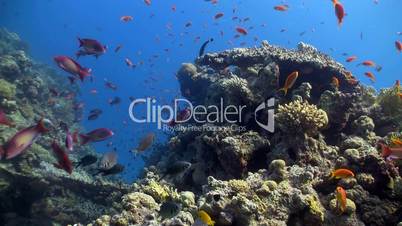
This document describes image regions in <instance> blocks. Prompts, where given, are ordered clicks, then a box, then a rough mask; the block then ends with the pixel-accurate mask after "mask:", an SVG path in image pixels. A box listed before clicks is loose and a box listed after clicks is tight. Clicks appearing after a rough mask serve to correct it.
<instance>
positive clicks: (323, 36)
mask: <svg viewBox="0 0 402 226" xmlns="http://www.w3.org/2000/svg"><path fill="white" fill-rule="evenodd" d="M278 4H282V2H281V1H279V0H278V1H268V0H265V1H262V0H248V1H227V0H226V1H223V0H220V1H219V2H218V3H217V4H216V5H213V4H211V2H208V1H202V0H181V1H178V0H176V1H170V0H153V1H152V5H151V6H147V5H146V4H145V3H144V2H143V1H142V0H85V1H61V0H37V1H27V0H8V1H6V0H2V1H0V26H4V27H6V28H7V29H8V30H10V31H13V32H16V33H18V34H19V35H20V36H21V38H22V39H23V40H25V41H26V42H28V43H29V46H30V54H31V55H32V56H33V58H34V59H36V60H38V61H40V62H43V63H47V64H49V65H52V66H53V67H54V68H55V69H56V70H58V71H59V72H60V74H61V75H63V76H66V75H67V74H66V73H65V72H63V71H61V70H60V69H59V68H57V67H56V65H55V64H54V62H53V57H54V56H56V55H69V56H74V53H75V52H76V51H77V50H78V41H77V37H83V38H93V39H97V40H99V41H101V42H102V43H104V44H106V45H107V46H108V47H109V49H108V52H107V53H106V54H105V55H103V56H101V57H100V58H99V59H95V58H94V57H89V56H88V57H82V58H80V59H79V62H80V63H81V64H82V65H83V66H86V67H90V68H92V70H93V75H94V76H95V81H94V82H93V83H91V82H89V81H86V82H85V83H83V84H82V85H80V86H81V89H82V92H81V96H80V97H79V98H80V99H82V101H84V102H85V105H86V106H85V115H84V120H83V125H84V126H85V127H86V128H87V130H88V131H89V130H91V129H95V128H98V127H107V128H111V129H112V130H113V131H114V132H115V136H114V137H113V138H112V139H111V141H112V142H113V144H114V146H115V147H116V148H117V150H118V152H119V155H120V158H119V161H120V162H121V163H123V164H125V165H127V164H128V163H130V165H131V166H130V167H129V169H128V170H127V171H126V174H125V175H124V176H123V177H124V179H126V180H128V181H131V180H133V179H134V178H135V177H136V176H137V175H138V172H139V170H140V169H141V168H142V167H143V163H142V161H141V158H136V159H135V158H134V156H133V155H132V154H131V153H129V150H130V149H132V148H134V147H136V146H137V144H138V142H139V139H140V138H141V137H143V136H144V135H145V134H147V133H148V132H151V131H153V132H155V133H156V134H157V140H158V142H162V143H163V142H165V141H166V135H165V134H164V133H163V132H162V131H160V130H157V129H156V126H155V124H143V125H139V124H134V123H133V122H131V121H130V118H129V116H128V105H129V103H130V101H129V100H128V97H129V96H134V97H136V98H141V97H155V98H156V99H157V100H158V101H159V102H160V103H170V102H171V100H172V99H173V98H174V97H176V96H180V92H179V85H178V82H177V80H176V78H175V73H176V72H177V70H178V69H179V67H180V65H181V63H183V62H192V61H193V60H194V58H195V57H196V56H197V54H198V51H199V47H200V45H201V44H202V43H203V42H204V41H205V40H207V39H209V38H211V37H213V38H215V41H214V42H213V43H210V44H209V45H208V47H207V52H208V51H220V50H224V49H228V48H233V47H239V46H240V43H242V42H246V44H245V46H246V47H248V46H254V45H259V43H260V41H261V40H264V39H266V40H268V41H269V42H270V43H272V44H276V45H280V46H283V47H288V48H295V47H296V45H297V43H298V42H300V41H303V42H306V43H310V44H312V45H314V46H315V47H317V48H318V49H319V50H321V51H322V52H325V53H327V54H329V55H330V56H332V57H333V58H335V59H336V60H338V61H339V62H342V63H344V65H345V66H346V67H347V68H348V69H349V70H351V71H352V72H353V74H354V75H356V76H357V77H358V79H359V80H361V82H362V83H364V84H367V85H373V86H374V87H375V88H376V89H377V90H378V89H380V88H381V87H389V86H391V85H393V83H394V82H395V80H396V79H401V78H402V77H401V74H400V73H401V72H400V67H401V60H402V54H398V53H397V51H396V49H395V44H394V42H395V41H396V40H398V39H399V40H402V36H398V35H397V32H399V31H402V14H401V12H400V11H401V9H402V1H400V0H379V3H378V4H375V3H374V1H372V0H359V1H356V0H344V1H342V4H343V6H344V8H345V11H346V13H347V16H346V17H345V18H344V23H343V25H342V27H338V26H337V21H336V17H335V14H334V7H333V4H332V3H331V1H330V0H322V1H318V0H306V1H296V0H292V1H286V4H288V5H289V6H290V8H289V10H288V11H287V12H278V11H274V10H273V7H274V6H275V5H278ZM173 5H175V6H176V8H177V10H176V11H175V12H173V11H172V10H171V8H172V6H173ZM233 9H235V13H233ZM218 12H223V13H224V14H225V15H224V16H223V17H222V18H220V19H219V20H214V19H213V16H214V15H215V14H216V13H218ZM123 15H131V16H133V17H134V20H133V21H131V22H128V23H123V22H121V21H120V17H121V16H123ZM152 15H153V16H152ZM233 16H238V17H239V18H242V19H244V18H246V17H249V18H250V20H249V21H247V22H241V23H239V21H238V20H232V17H233ZM189 21H191V23H192V26H191V27H188V28H186V27H185V24H186V23H188V22H189ZM263 24H265V25H266V26H262V25H263ZM167 25H168V26H171V27H172V30H168V29H167ZM237 26H242V27H245V28H249V27H250V26H253V27H254V29H248V32H249V34H248V35H247V36H243V37H240V38H239V39H234V38H233V36H234V35H235V34H236V33H235V28H236V27H237ZM282 29H286V31H285V32H280V30H282ZM221 31H222V32H223V34H224V35H223V36H221V34H220V32H221ZM302 32H305V34H304V35H300V34H301V33H302ZM169 33H170V34H171V35H169ZM361 36H362V39H361ZM196 37H200V40H199V41H198V42H196V41H195V39H196ZM157 39H159V41H157ZM254 39H257V41H255V40H254ZM119 44H121V45H123V48H122V49H121V50H120V52H118V53H115V52H114V48H115V47H116V46H117V45H119ZM181 45H182V47H181ZM165 49H169V51H165ZM343 53H348V54H349V55H356V56H358V60H357V61H356V62H353V63H345V58H346V57H345V56H343V55H342V54H343ZM155 56H157V57H155ZM126 57H129V58H130V59H131V60H132V61H133V62H134V63H138V62H139V61H144V62H145V63H144V65H143V66H138V67H137V68H136V69H130V68H128V67H127V66H126V65H125V62H124V59H125V58H126ZM149 60H151V62H149ZM363 60H373V61H375V62H376V63H377V64H379V65H381V66H382V67H383V70H382V71H381V72H380V73H379V72H376V71H374V70H370V69H369V70H368V68H365V67H357V66H356V65H357V64H358V63H359V62H361V61H363ZM151 63H152V64H154V66H153V67H151ZM366 71H372V72H373V73H374V74H375V75H376V77H377V82H376V83H371V82H370V80H369V79H368V78H366V77H365V76H364V72H366ZM104 78H107V79H108V80H109V81H111V82H113V83H115V84H116V85H117V86H118V90H117V91H115V92H114V91H111V90H110V89H106V88H105V87H104V82H103V79H104ZM91 89H97V90H98V92H99V93H98V94H97V95H92V94H90V90H91ZM115 96H119V97H121V98H122V100H123V102H122V104H120V105H119V106H113V107H111V106H109V104H108V102H107V101H108V99H109V98H113V97H115ZM93 108H101V109H102V110H103V111H104V114H103V115H102V116H101V117H100V118H99V119H98V120H95V121H87V120H85V118H86V117H87V116H88V111H89V110H91V109H93ZM123 121H127V122H128V124H127V125H124V124H123ZM106 143H107V142H103V143H98V144H95V145H94V147H95V148H96V150H97V151H99V152H105V151H108V150H110V148H108V147H106V145H105V144H106ZM147 154H149V153H145V155H147Z"/></svg>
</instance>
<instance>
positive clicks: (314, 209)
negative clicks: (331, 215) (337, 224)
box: [307, 195, 324, 222]
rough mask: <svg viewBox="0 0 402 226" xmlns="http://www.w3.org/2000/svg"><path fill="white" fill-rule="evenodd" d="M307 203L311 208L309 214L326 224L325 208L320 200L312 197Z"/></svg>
mask: <svg viewBox="0 0 402 226" xmlns="http://www.w3.org/2000/svg"><path fill="white" fill-rule="evenodd" d="M307 203H308V207H309V213H310V214H311V215H313V216H315V217H316V218H318V219H319V220H320V221H321V222H324V208H323V207H322V206H321V203H320V202H319V200H318V198H316V197H315V196H312V195H311V196H309V197H308V198H307Z"/></svg>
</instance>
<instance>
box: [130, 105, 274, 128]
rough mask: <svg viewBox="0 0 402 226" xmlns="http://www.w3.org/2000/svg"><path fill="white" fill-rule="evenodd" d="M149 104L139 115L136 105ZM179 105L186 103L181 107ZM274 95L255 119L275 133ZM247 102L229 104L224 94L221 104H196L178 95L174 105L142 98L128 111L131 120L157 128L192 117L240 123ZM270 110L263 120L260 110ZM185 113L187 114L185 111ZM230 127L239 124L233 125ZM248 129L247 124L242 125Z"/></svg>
mask: <svg viewBox="0 0 402 226" xmlns="http://www.w3.org/2000/svg"><path fill="white" fill-rule="evenodd" d="M141 105H142V107H145V108H146V113H145V116H143V117H139V116H138V115H136V114H135V110H136V109H137V107H140V106H141ZM179 105H180V106H183V105H184V106H186V107H185V108H184V109H182V110H181V111H180V108H179ZM274 106H275V98H270V99H268V100H267V101H266V102H263V103H261V104H260V105H258V107H257V108H256V109H255V111H254V119H255V121H256V123H257V124H258V125H259V126H260V127H261V128H263V129H265V130H267V131H269V132H271V133H273V132H274V127H275V123H274V114H275V110H274V109H273V107H274ZM246 108H247V107H246V105H239V106H235V105H227V106H225V104H224V100H223V98H221V99H220V103H219V105H209V106H204V105H196V106H194V105H193V104H192V103H191V102H190V101H188V100H187V99H175V100H174V104H173V106H171V105H159V104H157V101H156V99H154V98H149V97H148V98H139V99H135V100H133V101H132V102H131V104H130V106H129V108H128V113H129V116H130V118H131V120H132V121H133V122H135V123H156V125H157V128H158V129H162V127H163V128H164V129H167V128H168V126H167V125H169V124H171V123H172V122H174V124H180V123H184V122H188V121H190V120H193V121H194V122H196V123H199V124H206V123H207V124H209V125H213V124H214V123H232V124H234V125H235V124H241V122H242V118H243V117H242V116H243V113H244V112H243V111H244V109H246ZM264 110H265V111H267V121H266V123H264V122H260V121H259V120H258V118H257V115H258V114H259V112H261V111H264ZM182 113H184V114H185V117H184V116H183V114H182ZM201 128H202V130H205V129H208V128H207V127H206V126H205V125H204V126H202V127H201ZM231 128H236V127H235V126H232V127H231ZM241 130H245V128H243V129H241Z"/></svg>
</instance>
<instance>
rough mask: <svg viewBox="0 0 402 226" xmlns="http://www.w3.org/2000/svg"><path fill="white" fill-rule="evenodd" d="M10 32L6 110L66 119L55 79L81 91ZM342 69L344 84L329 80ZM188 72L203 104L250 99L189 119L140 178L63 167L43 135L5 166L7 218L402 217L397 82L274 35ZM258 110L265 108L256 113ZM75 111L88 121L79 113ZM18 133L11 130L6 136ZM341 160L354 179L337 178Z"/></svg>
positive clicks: (284, 220) (0, 65) (165, 221)
mask: <svg viewBox="0 0 402 226" xmlns="http://www.w3.org/2000/svg"><path fill="white" fill-rule="evenodd" d="M0 40H1V41H0V53H1V55H0V79H1V80H0V86H1V85H3V86H5V87H7V88H6V89H4V90H3V89H2V92H0V98H2V99H1V100H2V101H1V102H0V103H1V107H2V108H4V109H5V111H6V112H13V113H12V114H11V116H10V117H11V118H12V119H13V120H14V121H15V122H16V124H17V125H20V127H21V125H24V124H32V123H33V122H34V120H35V119H37V118H38V116H39V115H41V114H42V113H44V112H45V113H46V116H48V117H49V119H50V120H52V121H56V122H57V116H58V115H60V114H63V113H64V112H68V111H67V110H66V109H72V106H73V105H74V104H75V103H74V100H63V101H62V102H60V103H58V105H57V106H56V105H51V104H49V106H47V107H46V109H43V108H39V107H38V106H39V105H40V104H43V103H44V102H47V101H48V100H49V99H52V98H58V97H55V96H53V95H52V94H51V93H50V92H49V91H47V90H46V89H45V88H44V87H49V86H52V87H58V88H60V89H63V90H67V91H71V92H74V91H76V90H73V89H76V88H74V87H65V86H63V84H65V81H64V82H61V81H57V76H55V74H54V73H53V72H51V70H49V69H47V68H46V67H45V66H43V65H37V63H35V62H34V61H33V60H31V59H29V57H27V56H26V54H25V51H26V49H25V46H24V45H23V44H19V43H20V41H19V39H18V37H17V36H16V35H15V34H9V33H7V32H5V31H4V30H0ZM4 43H13V45H15V46H16V47H15V49H14V48H9V45H8V44H4ZM293 71H298V72H299V73H300V74H301V76H299V78H298V80H297V81H296V82H295V84H294V86H293V87H292V88H291V89H290V90H289V92H288V93H287V95H284V94H282V93H280V92H277V90H278V89H280V88H281V87H282V86H283V84H284V82H285V80H286V78H287V76H288V75H289V74H290V73H291V72H293ZM34 75H35V76H34ZM333 76H336V77H337V78H338V79H339V81H340V86H339V88H336V89H335V88H334V87H333V85H331V81H332V77H333ZM177 78H178V81H179V83H180V86H181V87H180V88H181V91H182V94H183V96H185V97H186V98H188V99H189V100H191V101H192V102H193V103H195V104H203V105H211V104H215V105H222V107H223V108H225V107H228V106H231V105H236V106H243V109H242V111H241V114H240V116H239V117H238V118H236V116H233V115H232V116H233V117H229V118H227V120H226V121H225V120H217V119H216V120H212V122H211V121H210V122H206V123H199V122H196V121H195V120H190V121H188V122H186V123H183V124H182V125H183V126H186V128H193V129H185V130H182V131H175V132H173V135H172V137H170V140H169V142H168V144H166V145H161V146H160V147H159V150H158V151H156V152H155V153H153V155H152V156H150V157H148V158H147V166H146V168H145V169H144V172H143V175H142V176H141V178H140V179H139V180H137V181H136V182H135V183H134V184H133V185H130V186H129V185H126V184H119V183H116V182H110V181H107V180H103V179H96V178H93V177H92V176H90V174H89V173H88V170H76V171H74V173H73V174H72V175H71V176H67V175H66V174H65V173H64V172H63V171H61V170H59V169H56V168H54V167H53V166H52V165H51V163H52V162H53V161H54V159H53V157H52V156H49V154H48V151H47V150H48V149H49V146H48V143H49V142H48V141H49V138H46V137H42V138H41V139H39V140H38V141H37V142H36V143H35V145H33V146H32V147H31V149H30V151H29V152H27V153H26V154H24V155H22V156H21V157H20V158H19V159H16V160H13V161H9V162H0V176H1V177H0V178H1V179H0V196H1V197H2V200H4V202H2V203H1V205H0V210H2V211H1V212H4V214H2V215H1V218H0V219H1V221H0V223H3V222H7V223H8V225H23V224H25V223H26V222H28V219H29V220H30V221H29V222H30V223H31V224H33V225H35V224H38V222H40V221H43V222H45V223H48V222H57V223H61V224H68V223H70V224H71V225H72V224H73V223H78V222H81V223H84V224H87V225H91V226H107V225H112V226H125V225H155V226H156V225H164V226H173V225H181V226H190V225H193V224H194V225H197V224H198V223H199V222H200V217H199V216H198V214H197V213H198V211H200V210H202V211H204V212H205V213H206V214H207V215H208V216H209V217H211V219H212V220H213V221H215V222H216V223H215V225H224V226H229V225H233V226H245V225H251V226H255V225H261V226H263V225H264V226H269V225H272V226H273V225H275V226H277V225H307V226H308V225H325V226H327V225H328V226H329V225H375V226H377V225H378V226H382V225H397V224H398V223H399V224H401V222H402V217H401V216H402V214H401V213H402V202H401V197H402V180H401V177H400V174H401V163H400V161H387V160H385V159H384V158H383V156H381V153H380V151H379V150H378V148H377V144H378V142H383V143H385V144H388V145H391V143H392V142H391V138H394V137H401V134H400V131H398V127H399V128H400V125H401V124H400V122H401V117H402V113H401V112H400V107H399V108H398V106H400V103H401V102H400V99H398V97H397V96H396V95H395V90H393V89H392V88H391V89H385V90H382V91H381V92H380V94H379V95H377V94H376V93H375V91H374V90H373V89H371V88H368V87H364V86H362V85H360V84H358V83H351V82H350V79H351V78H353V75H351V73H350V72H348V71H347V70H346V69H345V68H344V67H343V66H342V65H341V64H339V63H337V62H335V61H334V60H332V59H331V58H330V57H329V56H327V55H325V54H323V53H320V52H319V51H318V50H317V49H315V48H314V47H312V46H309V45H307V44H304V43H300V44H299V45H298V48H297V49H296V50H287V49H283V48H280V47H276V46H273V45H269V44H268V43H267V42H266V41H263V42H262V45H261V47H255V48H238V49H232V50H226V51H223V52H220V53H210V54H205V55H203V56H202V57H199V58H198V59H196V61H195V63H185V64H183V65H182V67H181V68H180V69H179V71H178V74H177ZM11 84H12V85H11ZM61 86H63V87H61ZM44 89H45V90H44ZM41 91H43V92H41ZM272 99H274V100H275V101H274V102H275V104H274V105H269V106H268V107H267V105H268V104H267V103H268V102H267V101H269V100H272ZM222 100H223V101H222ZM60 101H61V100H60ZM260 106H263V107H265V108H264V111H263V110H261V111H256V109H257V108H259V107H260ZM270 110H273V112H274V119H275V120H274V122H275V125H276V128H275V129H276V130H275V131H274V132H272V133H271V132H269V131H267V130H266V129H265V128H264V127H262V126H261V125H264V124H266V123H269V122H270V121H269V119H268V118H269V116H270V112H269V111H270ZM271 112H272V111H271ZM63 118H64V119H65V122H66V123H67V124H69V125H74V127H78V125H76V124H74V121H75V117H74V115H64V117H63ZM194 128H195V129H194ZM17 129H18V128H7V129H3V128H1V127H0V133H1V137H0V138H1V139H0V141H2V142H4V140H6V139H7V138H9V137H10V136H11V135H12V134H14V133H15V132H16V131H17ZM396 132H398V133H396ZM61 134H62V133H61V132H60V131H58V132H56V139H61V138H62V137H61ZM81 152H83V153H91V150H81ZM71 156H72V159H73V160H77V158H79V156H75V155H71ZM182 161H185V162H186V163H189V164H187V165H188V166H189V168H185V169H181V171H180V172H175V173H174V174H169V175H166V169H167V168H168V166H171V165H174V163H176V162H182ZM190 165H191V166H190ZM340 168H346V169H348V170H350V171H352V172H353V175H354V176H349V177H346V176H345V177H339V178H337V177H331V176H330V175H331V172H333V171H334V170H335V169H340ZM50 185H52V186H50ZM338 187H341V188H342V189H343V190H342V191H345V193H346V198H345V200H343V199H340V198H339V197H338V195H337V194H338V193H337V192H336V191H338V190H337V188H338ZM27 188H29V189H27ZM15 191H17V192H15ZM10 194H13V195H14V196H13V197H12V198H10V197H9V196H10ZM28 197H29V198H28ZM12 200H13V201H15V200H20V201H21V200H25V201H26V200H28V201H26V202H28V203H24V204H25V206H26V209H24V210H17V209H16V205H15V204H13V202H11V201H12ZM343 201H345V202H344V205H345V209H343V208H341V205H340V202H343ZM56 206H57V207H58V208H56ZM10 222H11V223H10ZM42 225H43V224H42Z"/></svg>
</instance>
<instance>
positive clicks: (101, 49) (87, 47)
mask: <svg viewBox="0 0 402 226" xmlns="http://www.w3.org/2000/svg"><path fill="white" fill-rule="evenodd" d="M78 41H79V43H80V46H79V47H80V48H81V49H80V50H79V51H78V52H77V53H76V54H75V55H76V56H77V58H79V57H80V56H86V55H92V56H95V57H96V58H98V57H99V56H101V55H103V54H104V53H106V49H107V47H106V46H105V45H102V44H101V43H100V42H99V41H97V40H94V39H88V38H83V39H81V38H78Z"/></svg>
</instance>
